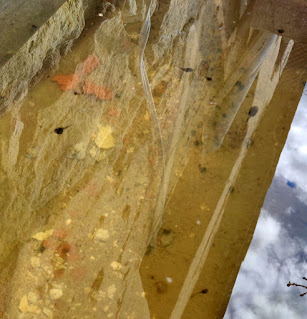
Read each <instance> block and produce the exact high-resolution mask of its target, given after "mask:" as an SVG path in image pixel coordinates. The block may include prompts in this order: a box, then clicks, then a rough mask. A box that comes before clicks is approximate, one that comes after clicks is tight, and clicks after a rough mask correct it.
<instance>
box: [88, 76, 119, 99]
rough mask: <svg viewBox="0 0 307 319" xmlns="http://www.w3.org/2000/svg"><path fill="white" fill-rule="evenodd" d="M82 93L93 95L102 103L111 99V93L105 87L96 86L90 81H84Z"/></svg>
mask: <svg viewBox="0 0 307 319" xmlns="http://www.w3.org/2000/svg"><path fill="white" fill-rule="evenodd" d="M83 92H84V93H85V94H93V95H95V96H96V97H98V99H100V100H104V101H110V100H112V98H113V93H112V92H111V91H110V90H109V89H108V88H107V87H106V86H98V85H96V84H95V83H93V82H92V81H90V80H86V81H85V83H84V85H83Z"/></svg>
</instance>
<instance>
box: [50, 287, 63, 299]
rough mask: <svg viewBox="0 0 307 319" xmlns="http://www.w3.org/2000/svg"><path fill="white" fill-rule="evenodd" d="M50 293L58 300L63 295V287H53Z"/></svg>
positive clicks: (52, 297)
mask: <svg viewBox="0 0 307 319" xmlns="http://www.w3.org/2000/svg"><path fill="white" fill-rule="evenodd" d="M49 295H50V298H51V299H53V300H57V299H60V298H61V297H62V296H63V291H62V289H59V288H53V289H50V292H49Z"/></svg>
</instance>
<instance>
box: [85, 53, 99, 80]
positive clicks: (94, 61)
mask: <svg viewBox="0 0 307 319" xmlns="http://www.w3.org/2000/svg"><path fill="white" fill-rule="evenodd" d="M99 64H100V62H99V59H98V58H97V56H96V55H94V54H93V55H89V56H88V57H87V58H86V59H85V61H84V63H83V67H82V70H81V75H82V76H87V75H89V74H90V73H91V72H93V71H94V70H95V69H96V68H97V66H98V65H99Z"/></svg>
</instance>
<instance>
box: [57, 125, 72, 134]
mask: <svg viewBox="0 0 307 319" xmlns="http://www.w3.org/2000/svg"><path fill="white" fill-rule="evenodd" d="M70 126H71V125H68V126H66V127H57V128H56V129H55V130H54V132H55V133H56V134H59V135H61V134H63V132H64V130H65V129H67V128H68V127H70Z"/></svg>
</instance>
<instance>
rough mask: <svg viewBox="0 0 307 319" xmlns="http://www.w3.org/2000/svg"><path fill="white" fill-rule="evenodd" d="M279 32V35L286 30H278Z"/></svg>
mask: <svg viewBox="0 0 307 319" xmlns="http://www.w3.org/2000/svg"><path fill="white" fill-rule="evenodd" d="M277 32H278V33H284V32H285V30H283V29H278V30H277Z"/></svg>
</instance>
